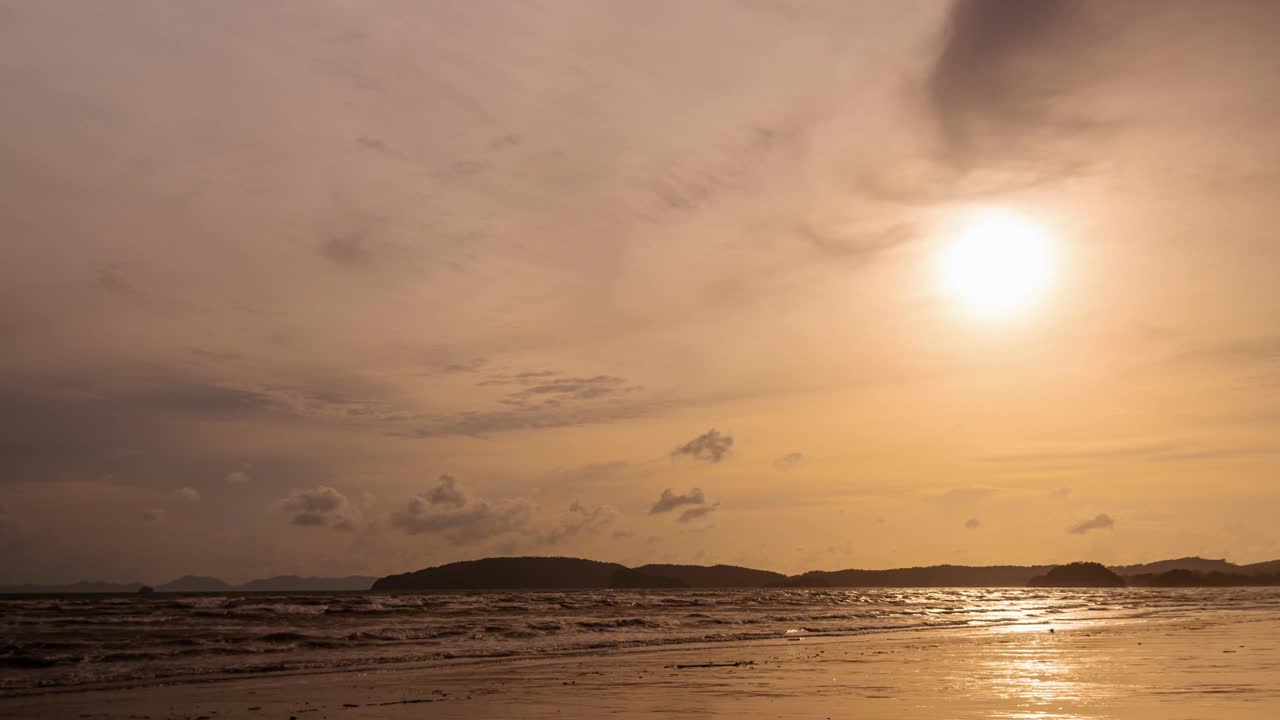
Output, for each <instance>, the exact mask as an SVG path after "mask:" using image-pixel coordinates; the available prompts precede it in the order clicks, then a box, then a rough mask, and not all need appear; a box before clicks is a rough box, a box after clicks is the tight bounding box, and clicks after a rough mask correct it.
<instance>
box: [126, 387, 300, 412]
mask: <svg viewBox="0 0 1280 720" xmlns="http://www.w3.org/2000/svg"><path fill="white" fill-rule="evenodd" d="M115 400H116V401H118V402H121V403H124V404H127V405H129V406H130V407H132V408H137V409H151V410H160V411H169V412H178V413H189V414H192V415H202V416H210V417H227V416H237V417H243V416H246V415H254V414H261V413H264V412H265V411H268V410H270V409H271V408H272V407H273V406H274V405H275V401H274V400H273V399H272V398H271V396H269V395H265V394H263V393H260V392H257V391H254V390H245V389H241V388H233V387H224V386H221V385H214V384H206V383H200V382H173V383H169V384H164V385H155V386H152V387H147V388H142V389H138V390H133V391H129V392H126V393H124V394H122V395H120V396H118V397H116V398H115Z"/></svg>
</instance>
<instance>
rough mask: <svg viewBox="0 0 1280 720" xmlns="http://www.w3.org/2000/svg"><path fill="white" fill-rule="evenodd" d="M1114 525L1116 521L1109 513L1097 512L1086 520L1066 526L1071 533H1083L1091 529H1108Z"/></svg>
mask: <svg viewBox="0 0 1280 720" xmlns="http://www.w3.org/2000/svg"><path fill="white" fill-rule="evenodd" d="M1115 526H1116V521H1115V520H1114V519H1113V518H1112V517H1111V516H1110V515H1108V514H1106V513H1098V514H1097V515H1094V516H1093V517H1091V518H1089V519H1088V520H1082V521H1081V522H1078V523H1076V524H1075V525H1072V526H1071V527H1069V528H1067V532H1069V533H1071V534H1072V535H1084V534H1085V533H1087V532H1089V531H1091V530H1110V529H1111V528H1113V527H1115Z"/></svg>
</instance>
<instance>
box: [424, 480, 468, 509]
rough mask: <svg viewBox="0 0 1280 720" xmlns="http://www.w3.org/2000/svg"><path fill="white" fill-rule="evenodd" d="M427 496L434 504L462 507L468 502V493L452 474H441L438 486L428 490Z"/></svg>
mask: <svg viewBox="0 0 1280 720" xmlns="http://www.w3.org/2000/svg"><path fill="white" fill-rule="evenodd" d="M426 497H427V501H428V502H430V503H431V504H432V505H444V506H452V507H462V506H463V505H466V504H467V496H466V494H465V493H464V492H463V490H462V488H461V487H459V486H458V480H457V478H455V477H453V476H452V475H441V476H440V478H439V481H438V483H437V484H436V486H435V487H433V488H431V489H430V490H428V491H427V495H426Z"/></svg>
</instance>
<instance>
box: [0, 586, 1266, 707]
mask: <svg viewBox="0 0 1280 720" xmlns="http://www.w3.org/2000/svg"><path fill="white" fill-rule="evenodd" d="M1278 611H1280V588H1211V589H1208V588H1207V589H1156V588H1131V589H1107V590H1074V589H1071V590H1068V589H1024V588H998V589H992V588H954V589H945V588H944V589H938V588H913V589H897V588H895V589H865V588H858V589H823V590H816V589H815V590H803V589H785V590H784V589H767V590H663V591H643V590H636V591H629V590H583V591H565V592H547V591H539V592H422V593H395V594H383V593H359V592H333V593H325V592H309V593H228V594H191V595H183V594H153V595H57V596H53V595H42V596H19V595H10V596H0V697H3V696H14V695H26V694H31V693H44V692H56V691H59V690H61V689H71V688H88V687H101V686H120V685H123V686H130V685H141V684H151V683H184V682H197V681H201V680H207V679H210V678H219V677H230V676H245V675H255V674H265V673H285V672H315V671H324V670H338V669H348V668H360V667H369V668H373V667H386V666H391V665H396V664H406V663H422V662H451V661H457V660H463V659H467V658H493V657H507V656H530V655H554V654H571V653H604V652H608V651H610V650H613V649H616V648H631V647H644V646H669V645H678V644H682V643H706V642H734V641H744V640H758V639H768V638H775V639H778V638H781V639H802V638H806V637H815V636H840V635H854V634H860V633H886V632H903V631H911V630H922V629H931V628H957V627H971V628H981V627H993V626H1013V625H1027V624H1032V625H1049V626H1050V627H1053V626H1058V627H1064V628H1065V627H1067V626H1070V625H1072V624H1079V623H1122V622H1135V621H1143V620H1146V619H1155V618H1167V619H1175V620H1176V619H1179V618H1196V617H1200V616H1203V615H1204V614H1206V613H1213V614H1216V615H1221V614H1223V613H1227V614H1240V615H1241V616H1243V617H1245V618H1248V617H1250V616H1252V617H1262V614H1266V613H1270V614H1272V615H1274V613H1276V612H1278Z"/></svg>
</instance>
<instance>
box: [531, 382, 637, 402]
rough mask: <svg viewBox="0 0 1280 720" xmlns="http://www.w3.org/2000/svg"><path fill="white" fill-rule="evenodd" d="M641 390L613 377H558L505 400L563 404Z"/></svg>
mask: <svg viewBox="0 0 1280 720" xmlns="http://www.w3.org/2000/svg"><path fill="white" fill-rule="evenodd" d="M642 389H643V388H642V387H640V386H638V385H634V386H628V385H627V380H626V378H621V377H617V376H614V375H596V376H595V377H558V378H555V379H553V380H550V381H548V382H543V383H538V384H535V385H531V386H530V387H527V388H525V389H523V390H520V391H517V392H513V393H511V394H509V395H507V399H508V400H511V401H515V402H519V403H521V404H528V403H534V402H536V403H541V404H547V403H548V401H551V402H557V403H558V402H563V401H565V400H595V399H598V398H603V397H608V396H610V395H616V394H618V393H621V392H636V391H639V390H642Z"/></svg>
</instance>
